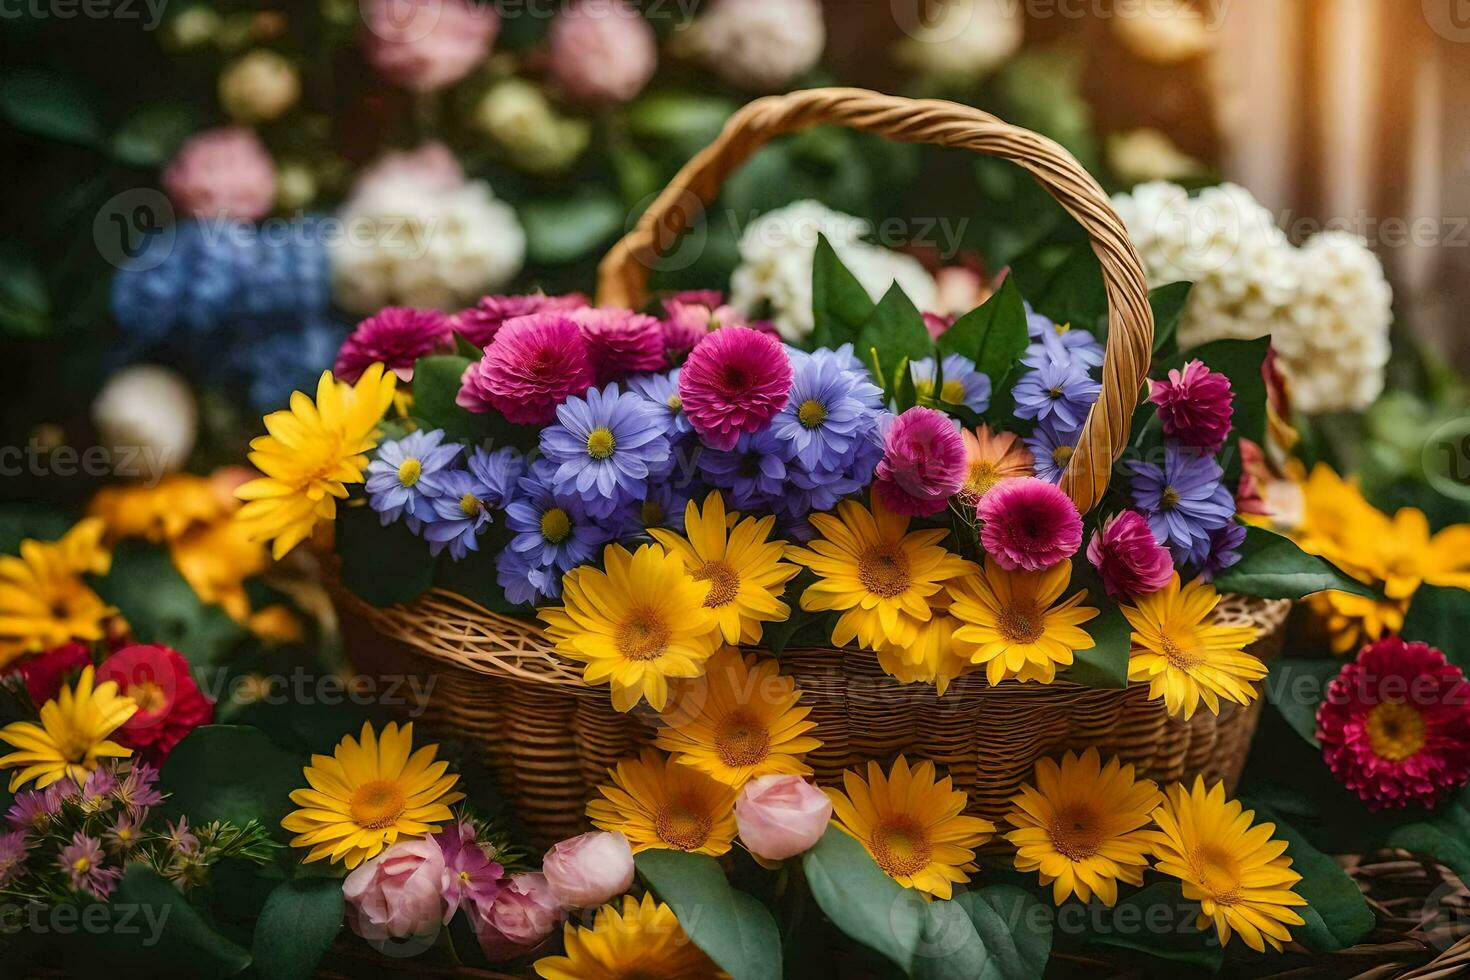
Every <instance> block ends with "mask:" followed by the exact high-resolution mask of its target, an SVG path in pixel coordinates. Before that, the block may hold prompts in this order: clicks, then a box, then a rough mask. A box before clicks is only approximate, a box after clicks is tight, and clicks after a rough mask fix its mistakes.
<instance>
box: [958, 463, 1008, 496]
mask: <svg viewBox="0 0 1470 980" xmlns="http://www.w3.org/2000/svg"><path fill="white" fill-rule="evenodd" d="M999 482H1000V468H999V467H997V466H996V465H995V464H994V463H993V462H991V461H990V460H988V459H979V460H976V461H975V462H973V463H971V464H970V477H969V479H968V480H967V481H966V483H965V488H966V489H967V490H969V492H970V494H971V495H972V496H976V497H983V496H985V495H986V494H987V493H989V492H990V491H991V490H992V489H994V488H995V485H996V484H997V483H999Z"/></svg>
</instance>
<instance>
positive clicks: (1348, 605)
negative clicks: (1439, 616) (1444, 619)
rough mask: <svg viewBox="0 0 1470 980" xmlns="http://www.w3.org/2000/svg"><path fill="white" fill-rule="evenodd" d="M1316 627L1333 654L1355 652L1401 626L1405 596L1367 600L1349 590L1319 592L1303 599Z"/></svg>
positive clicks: (1405, 607) (1407, 608)
mask: <svg viewBox="0 0 1470 980" xmlns="http://www.w3.org/2000/svg"><path fill="white" fill-rule="evenodd" d="M1306 606H1307V609H1308V611H1310V612H1311V614H1312V619H1313V620H1314V621H1315V623H1316V626H1317V627H1318V628H1319V629H1320V630H1321V631H1322V632H1323V633H1325V634H1326V638H1327V644H1328V646H1329V647H1331V648H1332V652H1333V653H1336V654H1339V655H1341V654H1355V653H1357V652H1358V650H1360V649H1361V648H1362V647H1363V645H1364V644H1365V643H1372V642H1373V641H1374V640H1378V639H1382V638H1383V636H1384V635H1385V634H1388V633H1398V632H1400V631H1401V630H1402V629H1403V628H1404V619H1405V617H1406V616H1408V613H1409V600H1408V599H1370V598H1369V597H1367V596H1361V595H1353V594H1352V593H1349V592H1318V593H1317V594H1316V595H1309V596H1307V598H1306Z"/></svg>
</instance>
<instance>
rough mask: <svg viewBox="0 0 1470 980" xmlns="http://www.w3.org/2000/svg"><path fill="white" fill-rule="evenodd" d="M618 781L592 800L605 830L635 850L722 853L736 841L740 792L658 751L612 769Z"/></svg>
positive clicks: (592, 814)
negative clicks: (736, 819)
mask: <svg viewBox="0 0 1470 980" xmlns="http://www.w3.org/2000/svg"><path fill="white" fill-rule="evenodd" d="M608 775H610V776H611V777H612V785H607V784H606V783H604V784H603V785H601V786H599V787H597V791H598V792H599V793H601V794H602V799H600V800H591V801H589V802H588V804H587V817H588V818H589V819H590V820H591V821H592V823H593V824H594V825H595V826H596V827H597V828H598V829H600V830H616V831H618V832H619V833H621V834H622V835H623V836H624V837H626V838H628V843H629V844H631V845H632V846H633V853H634V854H637V853H638V852H640V851H647V850H668V851H689V852H692V853H694V854H709V855H711V856H713V857H719V856H720V855H721V854H724V853H725V852H727V851H729V850H730V842H731V841H732V840H734V839H735V833H736V827H735V790H734V789H733V788H731V787H730V786H727V785H725V784H724V783H721V782H719V781H717V780H715V779H713V778H711V777H710V776H706V775H705V774H704V773H702V772H699V771H698V770H696V769H691V768H689V767H688V766H681V765H679V764H678V763H677V762H675V761H674V760H673V759H666V758H664V757H663V756H661V755H659V754H658V753H657V752H655V751H653V750H652V749H644V750H643V752H642V753H641V754H640V755H639V756H638V758H636V759H625V760H623V761H622V762H619V763H618V764H617V765H616V766H615V767H614V768H612V769H609V770H608Z"/></svg>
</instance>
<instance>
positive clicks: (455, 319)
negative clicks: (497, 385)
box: [449, 293, 592, 350]
mask: <svg viewBox="0 0 1470 980" xmlns="http://www.w3.org/2000/svg"><path fill="white" fill-rule="evenodd" d="M591 305H592V301H591V300H589V299H588V298H587V297H586V296H584V295H582V294H581V293H568V294H567V295H565V296H547V295H546V294H545V293H531V294H530V295H528V296H484V297H481V299H480V302H478V303H476V304H475V305H474V306H471V307H470V308H469V309H467V310H460V311H459V312H458V313H456V314H454V316H452V317H450V318H449V325H450V326H451V327H452V328H453V329H454V332H455V333H457V334H459V335H460V336H461V337H463V338H464V339H465V340H468V341H469V342H470V343H472V344H474V345H475V346H476V347H479V348H480V349H481V350H483V349H484V348H486V347H488V346H489V345H490V341H492V340H494V339H495V333H496V331H498V330H499V329H500V327H501V325H502V324H504V323H505V321H507V320H514V319H515V318H516V317H519V316H530V315H531V314H532V313H567V312H570V311H572V310H580V309H581V308H582V307H584V306H591Z"/></svg>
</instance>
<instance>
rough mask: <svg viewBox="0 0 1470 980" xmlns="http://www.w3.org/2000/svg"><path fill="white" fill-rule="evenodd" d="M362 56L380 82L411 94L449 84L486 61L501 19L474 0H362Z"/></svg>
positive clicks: (488, 5) (486, 5) (487, 6)
mask: <svg viewBox="0 0 1470 980" xmlns="http://www.w3.org/2000/svg"><path fill="white" fill-rule="evenodd" d="M362 15H363V26H364V27H365V28H366V30H365V31H364V33H363V40H362V46H363V52H364V53H365V54H366V55H367V60H368V62H369V63H370V64H371V65H372V66H373V70H374V71H376V72H377V73H378V74H379V75H380V76H381V77H382V78H384V79H386V80H387V81H390V82H392V83H393V84H395V85H402V86H403V87H404V88H410V89H413V90H414V91H416V92H432V91H435V90H436V89H441V88H444V87H445V86H446V85H453V84H454V83H455V82H457V81H459V80H460V79H462V78H464V77H465V76H466V75H468V74H469V73H470V72H471V71H473V70H474V68H475V66H477V65H478V64H480V62H482V61H484V60H485V56H486V55H487V54H489V52H490V46H491V45H492V44H494V43H495V35H496V34H497V33H498V32H499V31H500V18H499V17H498V16H497V15H496V13H495V5H494V4H490V3H481V2H478V0H364V2H363V4H362Z"/></svg>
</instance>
